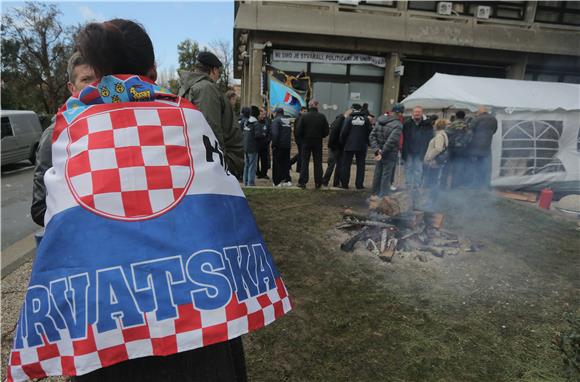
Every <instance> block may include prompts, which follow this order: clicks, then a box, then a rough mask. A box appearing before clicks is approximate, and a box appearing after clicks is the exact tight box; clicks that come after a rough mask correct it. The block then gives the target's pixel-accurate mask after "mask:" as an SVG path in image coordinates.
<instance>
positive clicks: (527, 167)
mask: <svg viewBox="0 0 580 382" xmlns="http://www.w3.org/2000/svg"><path fill="white" fill-rule="evenodd" d="M562 126H563V124H562V121H543V120H540V121H524V120H519V121H518V120H516V121H502V151H501V163H500V176H517V175H532V174H538V173H546V172H561V171H565V169H564V166H563V165H562V162H560V160H559V159H558V158H556V154H557V153H558V150H559V148H560V145H559V139H560V136H561V135H562V128H563V127H562Z"/></svg>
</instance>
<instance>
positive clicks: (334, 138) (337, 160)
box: [322, 109, 352, 187]
mask: <svg viewBox="0 0 580 382" xmlns="http://www.w3.org/2000/svg"><path fill="white" fill-rule="evenodd" d="M351 113H352V109H348V110H347V111H345V112H344V113H343V114H339V115H337V116H336V119H335V120H334V122H332V123H331V124H330V136H329V137H328V164H327V166H326V171H325V172H324V176H323V177H322V185H323V186H324V187H327V186H328V183H329V182H330V177H331V176H332V173H333V172H334V180H333V181H332V185H333V186H334V187H340V174H341V173H342V171H341V170H342V149H343V146H342V144H341V143H340V132H341V131H342V125H343V124H344V120H345V119H346V118H347V117H348V116H349V115H350V114H351Z"/></svg>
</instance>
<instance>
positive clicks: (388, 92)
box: [381, 52, 401, 112]
mask: <svg viewBox="0 0 580 382" xmlns="http://www.w3.org/2000/svg"><path fill="white" fill-rule="evenodd" d="M386 61H387V63H386V66H385V77H384V80H383V101H382V103H381V106H382V110H381V111H382V112H385V111H391V108H392V107H393V104H394V103H397V102H398V98H399V84H400V81H401V77H399V76H395V67H397V66H399V65H401V58H400V56H399V53H398V52H393V53H391V56H390V57H386Z"/></svg>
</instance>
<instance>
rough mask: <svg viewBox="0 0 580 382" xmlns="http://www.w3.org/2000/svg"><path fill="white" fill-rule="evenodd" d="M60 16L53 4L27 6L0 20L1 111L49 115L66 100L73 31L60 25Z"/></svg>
mask: <svg viewBox="0 0 580 382" xmlns="http://www.w3.org/2000/svg"><path fill="white" fill-rule="evenodd" d="M60 14H61V12H60V10H59V9H58V8H57V6H56V5H55V4H45V3H32V2H28V3H26V4H25V5H24V7H22V8H13V9H12V10H10V11H8V12H7V13H6V14H5V15H4V16H3V17H2V108H3V109H4V108H8V107H13V108H30V109H33V110H35V111H38V112H41V111H44V112H46V113H49V114H52V113H55V112H56V110H57V108H58V107H59V106H60V105H61V104H62V103H63V102H64V101H65V100H66V98H67V97H68V93H67V89H66V83H67V81H68V76H67V72H66V67H67V60H68V58H69V57H70V56H71V54H72V52H73V34H74V29H73V28H69V29H65V28H64V27H63V26H62V25H61V24H60V21H59V20H58V17H59V15H60ZM6 96H7V97H6Z"/></svg>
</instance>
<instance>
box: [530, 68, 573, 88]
mask: <svg viewBox="0 0 580 382" xmlns="http://www.w3.org/2000/svg"><path fill="white" fill-rule="evenodd" d="M524 80H528V81H544V82H565V83H569V84H580V73H574V72H567V73H566V72H563V71H558V72H557V71H545V70H542V69H533V68H532V69H531V70H527V71H526V74H525V76H524Z"/></svg>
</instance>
